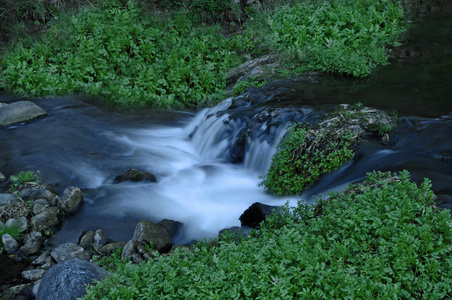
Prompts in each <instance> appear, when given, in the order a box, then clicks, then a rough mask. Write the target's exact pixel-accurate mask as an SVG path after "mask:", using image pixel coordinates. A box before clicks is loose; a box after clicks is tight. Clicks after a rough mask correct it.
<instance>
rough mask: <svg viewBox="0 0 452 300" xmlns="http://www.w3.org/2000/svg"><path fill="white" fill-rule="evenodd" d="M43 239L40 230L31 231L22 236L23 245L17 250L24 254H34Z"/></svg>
mask: <svg viewBox="0 0 452 300" xmlns="http://www.w3.org/2000/svg"><path fill="white" fill-rule="evenodd" d="M44 239H45V238H44V236H43V235H42V234H41V233H40V232H36V231H33V232H31V233H30V234H28V235H27V236H26V237H25V238H24V245H23V246H22V247H20V249H19V250H20V251H22V252H23V253H24V254H25V255H32V254H35V253H37V252H38V251H39V249H40V248H41V246H42V243H43V241H44Z"/></svg>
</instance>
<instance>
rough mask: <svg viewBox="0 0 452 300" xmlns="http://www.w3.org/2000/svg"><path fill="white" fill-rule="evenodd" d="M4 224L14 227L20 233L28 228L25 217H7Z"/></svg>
mask: <svg viewBox="0 0 452 300" xmlns="http://www.w3.org/2000/svg"><path fill="white" fill-rule="evenodd" d="M5 226H6V227H15V228H17V230H18V231H19V232H20V233H22V232H25V231H27V229H28V222H27V218H25V217H21V218H19V219H9V220H8V221H6V223H5Z"/></svg>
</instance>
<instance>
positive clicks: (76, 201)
mask: <svg viewBox="0 0 452 300" xmlns="http://www.w3.org/2000/svg"><path fill="white" fill-rule="evenodd" d="M83 203H84V199H83V193H82V191H81V190H80V189H79V188H76V187H70V188H68V189H66V190H65V191H64V194H63V198H60V201H58V208H60V209H61V210H62V211H63V212H64V213H65V214H67V215H73V214H75V213H76V212H77V211H78V210H79V209H80V207H82V205H83Z"/></svg>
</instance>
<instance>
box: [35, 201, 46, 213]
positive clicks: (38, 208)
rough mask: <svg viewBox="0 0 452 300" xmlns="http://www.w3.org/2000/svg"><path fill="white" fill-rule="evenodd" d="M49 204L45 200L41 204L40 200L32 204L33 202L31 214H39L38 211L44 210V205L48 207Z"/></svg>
mask: <svg viewBox="0 0 452 300" xmlns="http://www.w3.org/2000/svg"><path fill="white" fill-rule="evenodd" d="M44 201H46V200H44ZM48 206H49V205H48V204H47V201H46V204H43V203H40V202H35V203H34V204H33V214H34V215H35V216H36V215H39V214H40V213H42V212H43V211H44V209H46V207H48Z"/></svg>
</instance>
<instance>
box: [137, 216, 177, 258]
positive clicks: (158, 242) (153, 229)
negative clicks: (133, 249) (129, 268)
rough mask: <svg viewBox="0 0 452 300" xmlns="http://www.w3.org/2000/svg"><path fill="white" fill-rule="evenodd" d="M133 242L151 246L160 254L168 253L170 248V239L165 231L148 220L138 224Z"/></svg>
mask: <svg viewBox="0 0 452 300" xmlns="http://www.w3.org/2000/svg"><path fill="white" fill-rule="evenodd" d="M133 240H135V241H137V242H138V243H141V244H149V245H150V244H152V245H153V246H154V247H155V249H156V250H157V251H158V252H160V253H165V252H168V251H169V250H170V249H171V246H172V242H171V237H170V236H169V234H168V233H167V232H166V231H165V229H163V228H162V227H160V226H159V225H157V224H155V223H153V222H151V221H149V220H141V221H140V222H138V224H137V226H136V227H135V232H134V234H133Z"/></svg>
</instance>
